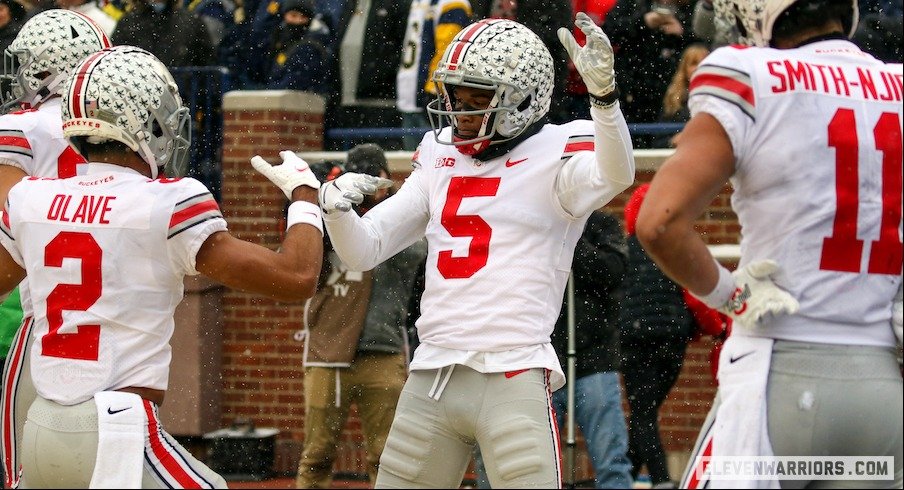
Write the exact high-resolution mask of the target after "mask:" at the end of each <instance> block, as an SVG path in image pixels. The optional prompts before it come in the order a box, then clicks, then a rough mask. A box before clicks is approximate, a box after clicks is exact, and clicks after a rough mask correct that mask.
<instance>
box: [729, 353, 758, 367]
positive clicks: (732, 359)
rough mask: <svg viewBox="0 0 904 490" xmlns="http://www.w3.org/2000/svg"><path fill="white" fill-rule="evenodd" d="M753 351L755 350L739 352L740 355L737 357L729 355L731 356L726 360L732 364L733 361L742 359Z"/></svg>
mask: <svg viewBox="0 0 904 490" xmlns="http://www.w3.org/2000/svg"><path fill="white" fill-rule="evenodd" d="M754 352H756V351H750V352H748V353H746V354H741V355H740V356H738V357H731V358H730V359H729V360H728V363H729V364H734V363H736V362H738V361H740V360H741V359H743V358H745V357H747V356H749V355H750V354H753V353H754Z"/></svg>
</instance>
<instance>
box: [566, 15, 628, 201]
mask: <svg viewBox="0 0 904 490" xmlns="http://www.w3.org/2000/svg"><path fill="white" fill-rule="evenodd" d="M575 25H577V26H578V27H579V28H580V29H581V31H582V32H583V33H584V35H585V36H586V37H587V43H586V44H585V45H584V46H583V47H581V46H580V45H578V43H577V41H576V40H575V39H574V36H573V35H572V34H571V31H570V30H568V29H566V28H561V29H559V40H560V41H561V42H562V44H563V45H564V46H565V49H566V51H568V56H570V57H571V59H572V61H573V62H574V65H575V68H577V70H578V72H580V74H581V78H583V79H584V83H585V84H586V85H587V90H588V91H589V92H590V104H591V109H590V115H591V117H592V118H593V127H594V131H593V138H594V152H593V158H592V159H591V158H588V156H587V154H584V153H579V154H577V155H575V156H574V157H572V158H571V159H570V160H569V161H568V162H567V163H566V164H565V165H564V166H563V168H562V170H561V172H560V173H559V178H558V181H557V188H556V191H557V193H558V195H559V199H560V202H561V203H562V206H563V207H564V208H565V209H566V210H567V211H568V212H569V213H571V214H572V215H573V216H580V215H583V214H586V213H589V212H590V211H593V210H594V209H597V208H599V207H601V206H603V205H604V204H606V203H607V202H609V201H610V200H612V198H613V197H615V196H616V195H618V194H619V193H620V192H622V191H624V190H625V189H627V188H628V187H630V186H631V184H632V183H634V149H633V147H632V145H631V135H630V134H629V133H628V125H627V123H626V122H625V117H624V115H623V114H622V112H621V109H620V108H619V103H618V88H617V86H616V84H615V68H614V63H615V59H614V55H613V53H612V44H611V43H610V42H609V38H608V37H606V34H605V33H604V32H603V30H602V29H601V28H600V27H599V26H598V25H596V24H595V23H593V21H592V20H591V19H590V17H588V16H587V15H586V14H585V13H583V12H579V13H578V14H577V17H576V19H575Z"/></svg>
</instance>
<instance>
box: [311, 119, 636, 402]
mask: <svg viewBox="0 0 904 490" xmlns="http://www.w3.org/2000/svg"><path fill="white" fill-rule="evenodd" d="M594 114H595V117H597V116H598V115H599V114H601V111H598V110H596V109H594ZM615 114H617V119H618V121H619V122H617V123H613V121H614V120H615V118H616V116H615ZM607 117H610V118H612V120H610V122H609V125H608V126H607V128H608V129H600V128H601V127H602V126H603V124H601V123H600V122H597V124H596V126H595V125H594V123H591V122H590V121H575V122H572V123H568V124H565V125H561V126H556V125H550V124H548V125H546V126H545V127H544V128H543V129H542V130H541V131H540V132H539V133H537V134H535V135H533V136H531V137H530V138H527V139H526V140H525V141H523V142H522V143H520V144H519V145H518V146H516V147H515V148H514V149H512V150H511V151H509V152H508V153H506V154H505V155H503V156H501V157H498V158H496V159H493V160H489V161H486V162H481V161H479V160H476V159H474V158H471V157H468V156H465V155H462V154H461V153H460V152H459V151H458V150H457V149H455V147H453V146H448V145H441V144H438V143H437V142H436V141H435V139H434V135H433V133H427V135H426V136H425V137H424V139H423V140H422V141H421V144H420V147H419V148H418V151H417V152H416V153H415V156H414V165H415V169H414V171H413V172H412V173H411V175H410V176H409V177H408V179H407V180H406V181H405V184H404V185H403V186H402V187H401V189H400V190H399V192H398V193H396V194H395V195H394V196H392V197H391V198H389V199H387V200H385V201H383V202H382V203H380V204H379V205H377V206H376V207H374V208H373V209H371V210H370V211H369V212H368V213H367V214H365V215H364V216H363V217H361V218H359V217H357V216H355V215H354V213H344V214H343V215H340V216H339V217H335V216H334V217H330V216H325V222H326V225H327V229H328V230H329V233H330V237H331V239H332V242H333V246H334V247H335V249H336V251H337V253H339V255H340V256H341V257H342V259H343V260H344V261H345V262H346V263H347V264H348V265H349V266H350V267H351V268H353V269H355V270H367V269H369V268H371V267H373V266H374V265H375V264H378V263H380V262H382V261H383V260H385V259H386V258H388V257H391V256H393V255H394V254H395V253H397V252H398V251H399V250H401V249H402V248H404V247H406V246H408V245H410V244H411V243H413V242H414V241H415V240H417V239H418V238H419V237H420V236H424V235H425V236H426V237H427V243H428V256H427V267H426V278H425V279H426V281H425V283H426V287H425V290H424V293H423V296H422V299H421V317H420V318H419V319H418V320H417V329H418V338H419V341H420V345H419V346H418V349H417V351H416V353H415V356H414V360H413V362H412V364H411V369H433V368H436V367H441V366H447V365H450V364H465V365H468V366H470V367H472V368H474V369H476V370H478V371H481V372H504V371H511V370H516V369H526V368H533V367H545V368H547V369H550V370H551V371H552V372H553V376H552V379H551V383H552V385H553V388H554V389H557V388H558V387H560V386H561V385H562V384H563V382H564V377H563V376H562V371H561V367H560V366H559V363H558V359H557V357H556V354H555V351H554V350H553V348H552V346H551V344H550V335H551V333H552V329H553V327H554V325H555V322H556V319H557V318H558V315H559V310H560V309H561V306H562V299H563V295H564V290H565V284H566V281H567V279H568V274H569V271H570V269H571V261H572V257H573V254H574V247H575V244H576V243H577V240H578V239H579V238H580V236H581V233H582V232H583V228H584V224H585V223H586V221H587V217H588V215H589V213H590V212H592V211H593V210H595V209H597V208H599V207H601V206H603V205H604V204H606V203H607V202H608V201H609V200H611V199H612V197H614V196H615V195H617V194H618V193H620V192H621V191H623V190H624V189H625V188H627V187H628V185H630V183H631V181H632V180H633V176H634V162H633V158H632V156H631V146H630V139H629V138H628V135H627V127H626V126H624V119H623V118H622V117H621V113H620V112H618V111H617V110H611V113H610V114H609V116H607ZM595 130H596V131H595ZM443 131H446V132H448V131H450V129H449V128H445V129H444V130H443ZM595 133H596V134H597V135H599V134H606V133H608V137H612V136H613V135H616V136H615V137H613V139H607V138H608V137H603V136H599V137H597V136H595ZM619 134H620V135H621V137H620V138H618V137H617V135H619ZM440 138H441V139H442V138H445V139H446V140H448V139H449V135H448V134H445V135H442V136H440ZM603 146H606V147H608V148H606V149H605V150H603V149H601V148H602V147H603ZM595 148H596V149H597V151H596V152H594V149H595Z"/></svg>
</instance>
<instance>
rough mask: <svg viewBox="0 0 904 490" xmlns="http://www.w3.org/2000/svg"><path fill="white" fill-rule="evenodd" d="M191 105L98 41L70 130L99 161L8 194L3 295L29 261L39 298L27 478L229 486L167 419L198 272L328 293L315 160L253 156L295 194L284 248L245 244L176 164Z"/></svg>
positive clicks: (131, 54) (163, 79)
mask: <svg viewBox="0 0 904 490" xmlns="http://www.w3.org/2000/svg"><path fill="white" fill-rule="evenodd" d="M189 117H190V115H189V111H188V109H187V108H186V107H185V106H183V105H182V101H181V99H180V97H179V91H178V87H177V86H176V83H175V81H174V80H173V78H172V76H171V75H170V73H169V71H168V70H167V69H166V67H165V66H164V65H163V64H162V63H161V62H160V61H159V60H158V59H157V58H155V57H154V56H153V55H151V54H150V53H148V52H146V51H144V50H141V49H138V48H134V47H130V46H120V47H115V48H108V49H105V50H103V51H99V52H97V53H95V54H92V55H90V56H88V57H87V58H86V59H84V60H83V61H82V62H81V64H79V65H78V66H77V67H75V69H74V70H73V72H72V74H71V75H70V77H69V78H68V79H67V81H66V83H65V86H64V92H63V99H62V121H63V134H64V135H65V136H66V137H67V138H70V139H72V140H75V141H74V143H76V146H77V147H79V148H83V149H85V151H86V152H87V157H88V159H89V163H88V164H87V169H86V170H85V172H84V173H83V174H82V175H78V176H75V177H70V178H68V179H46V178H37V177H29V178H26V179H23V180H22V181H21V182H19V183H18V184H16V185H15V186H13V187H12V189H11V190H10V191H9V197H8V200H7V205H6V206H5V213H4V215H3V219H2V220H0V235H2V238H0V243H2V245H3V247H2V249H0V292H5V291H8V290H10V289H12V287H14V286H15V285H16V284H17V283H18V281H20V280H21V279H22V278H23V277H25V275H26V273H27V275H28V278H29V281H30V285H31V288H32V300H33V305H34V308H35V316H34V333H33V335H32V336H33V342H34V344H35V346H34V349H33V350H32V354H31V368H32V369H31V374H32V377H33V380H34V385H35V388H36V389H37V392H38V397H37V398H36V399H35V401H34V403H33V404H32V406H31V407H30V409H29V411H28V420H27V422H26V424H25V429H24V436H23V443H22V472H23V479H24V480H25V481H27V482H28V484H29V486H33V487H36V488H88V487H89V485H90V487H91V488H225V486H226V484H225V481H224V480H223V479H222V478H221V477H220V476H219V475H217V474H216V473H214V472H213V471H211V470H210V469H209V468H207V467H206V466H205V465H203V464H202V463H200V462H199V461H197V460H196V459H194V458H192V457H191V455H190V454H189V453H188V452H187V451H186V450H185V449H183V448H182V447H181V446H179V444H178V443H176V441H175V440H173V438H172V437H170V436H169V435H168V434H167V433H166V432H165V431H164V430H163V428H162V427H161V426H160V420H159V417H158V415H157V408H158V406H159V405H160V404H161V403H162V402H163V399H164V395H165V392H166V388H167V381H168V375H169V364H170V357H171V350H170V347H169V340H170V337H171V335H172V332H173V327H174V320H173V313H174V310H175V308H176V306H177V305H178V304H179V302H180V301H181V299H182V292H183V279H184V276H186V275H194V274H199V273H200V274H204V275H205V276H207V277H210V278H211V279H214V280H216V281H218V282H221V283H223V284H225V285H226V286H228V287H231V288H235V289H239V290H245V291H250V292H256V293H261V294H265V295H268V296H271V297H273V298H276V299H280V300H285V301H300V300H303V299H306V298H308V297H310V296H311V295H312V294H313V292H314V288H315V287H316V280H317V277H318V275H319V272H320V264H321V262H322V236H323V232H322V229H321V226H322V224H321V218H320V207H319V206H318V205H317V194H316V190H317V188H319V186H320V183H319V181H318V180H317V179H316V177H314V175H313V173H312V172H311V171H310V169H309V168H308V166H307V164H306V163H304V161H302V160H300V159H298V158H297V157H295V156H294V154H292V153H291V152H283V153H282V156H283V159H284V163H283V164H282V165H280V166H276V167H273V166H271V165H269V164H268V163H267V162H265V161H264V160H263V159H261V158H260V157H255V158H254V159H252V164H253V166H254V167H255V168H256V169H257V170H258V171H259V172H261V173H262V174H264V175H265V176H267V177H268V178H269V179H270V180H271V181H273V182H274V183H276V184H277V185H278V186H279V187H280V188H281V189H282V190H283V192H284V193H285V194H286V196H287V197H289V198H290V199H291V200H292V201H293V202H292V204H291V205H290V206H289V211H288V218H287V223H288V230H287V232H286V236H285V240H284V241H283V243H282V245H281V248H280V250H279V251H277V252H274V251H272V250H270V249H268V248H265V247H262V246H259V245H255V244H252V243H249V242H245V241H242V240H239V239H237V238H235V237H233V236H232V235H231V234H230V233H229V232H228V231H227V229H226V221H225V220H224V219H223V217H222V215H221V213H220V210H219V206H218V205H217V203H216V201H215V200H214V198H213V196H212V195H211V194H210V192H209V191H208V190H207V188H205V187H204V185H203V184H201V183H200V182H198V181H196V180H194V179H190V178H185V179H179V178H167V177H165V176H164V174H163V169H164V168H165V167H169V166H177V167H178V166H179V165H180V164H181V163H182V162H184V161H185V159H186V158H187V155H188V148H189V136H188V134H189V133H188V126H187V125H188V124H189ZM49 461H52V462H53V464H50V463H49Z"/></svg>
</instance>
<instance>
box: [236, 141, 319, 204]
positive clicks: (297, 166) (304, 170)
mask: <svg viewBox="0 0 904 490" xmlns="http://www.w3.org/2000/svg"><path fill="white" fill-rule="evenodd" d="M279 156H281V157H282V160H283V162H282V164H281V165H277V166H275V167H274V166H273V165H270V164H269V163H267V161H266V160H264V159H263V158H261V156H260V155H255V156H254V157H252V158H251V166H252V167H254V170H257V171H258V172H260V173H261V174H263V176H264V177H266V178H268V179H270V181H271V182H273V183H274V184H276V186H277V187H279V188H280V189H282V191H283V192H284V193H285V194H286V197H287V198H289V199H290V200H291V199H292V191H293V190H295V188H296V187H298V186H302V185H306V186H308V187H310V188H312V189H315V190H316V189H320V181H319V180H317V177H316V176H315V175H314V172H312V171H311V167H310V166H309V165H308V162H306V161H304V160H302V159H301V158H298V155H296V154H295V153H294V152H291V151H288V150H283V151H281V152H279Z"/></svg>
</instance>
